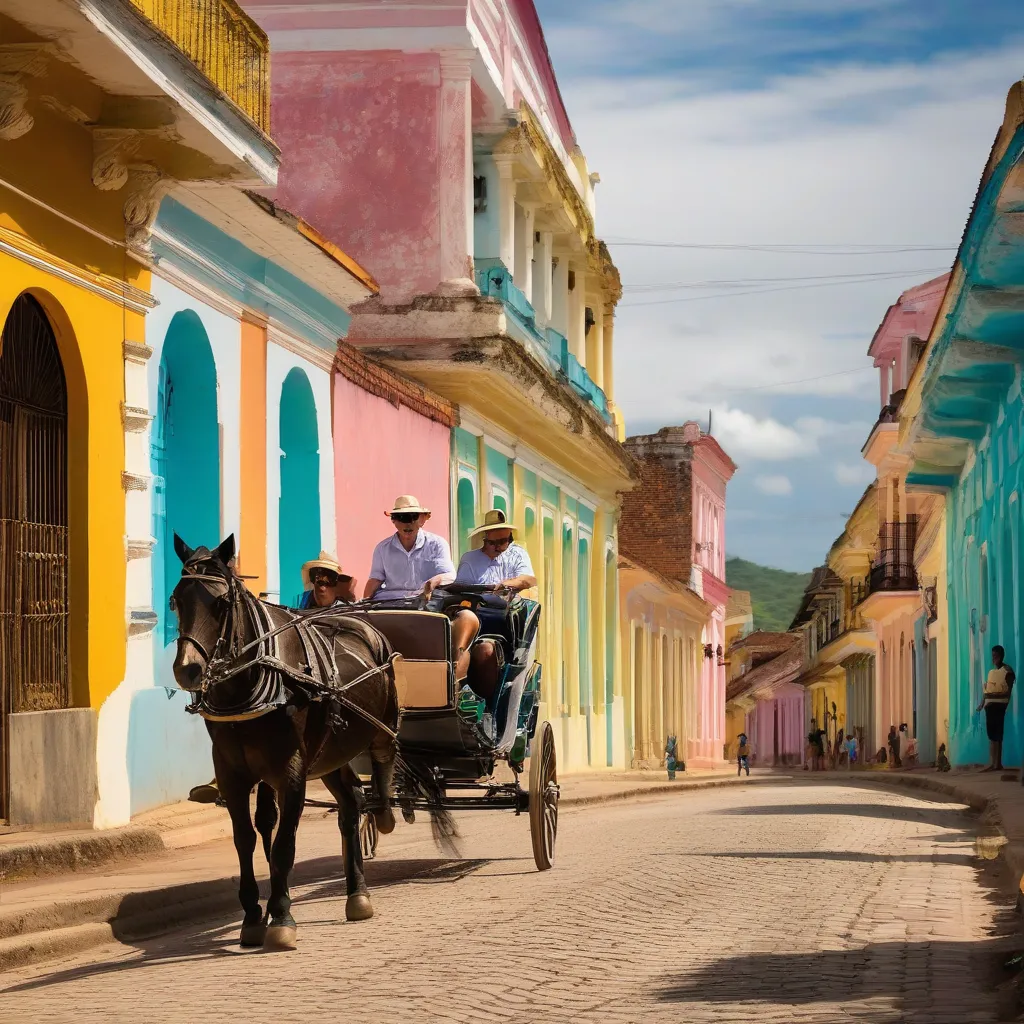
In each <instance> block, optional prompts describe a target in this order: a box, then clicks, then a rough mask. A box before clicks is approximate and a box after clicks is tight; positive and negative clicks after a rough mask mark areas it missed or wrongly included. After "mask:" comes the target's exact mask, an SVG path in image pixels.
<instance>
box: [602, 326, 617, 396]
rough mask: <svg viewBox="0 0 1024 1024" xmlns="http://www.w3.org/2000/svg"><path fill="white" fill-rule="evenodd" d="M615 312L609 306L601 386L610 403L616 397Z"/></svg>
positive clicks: (605, 329)
mask: <svg viewBox="0 0 1024 1024" xmlns="http://www.w3.org/2000/svg"><path fill="white" fill-rule="evenodd" d="M614 350H615V311H614V308H613V307H611V306H609V307H608V308H607V309H606V310H605V314H604V359H603V360H602V369H603V370H604V383H603V384H602V385H601V387H602V389H603V390H604V393H605V397H606V398H607V399H608V401H609V402H612V401H614V399H615V395H614V391H615V361H614Z"/></svg>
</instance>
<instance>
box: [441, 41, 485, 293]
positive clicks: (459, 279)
mask: <svg viewBox="0 0 1024 1024" xmlns="http://www.w3.org/2000/svg"><path fill="white" fill-rule="evenodd" d="M472 60H473V54H472V51H462V50H456V51H447V52H445V53H442V54H441V116H440V122H439V129H438V131H439V135H440V154H439V155H440V159H439V161H438V163H439V166H440V169H441V174H440V184H439V206H440V228H441V252H440V270H441V282H442V283H443V284H444V285H445V286H446V287H445V290H446V291H448V292H451V291H453V290H454V291H458V292H466V291H469V292H476V291H477V288H476V285H475V284H474V283H473V276H474V274H473V128H472V121H471V117H472V107H471V101H470V79H471V76H472Z"/></svg>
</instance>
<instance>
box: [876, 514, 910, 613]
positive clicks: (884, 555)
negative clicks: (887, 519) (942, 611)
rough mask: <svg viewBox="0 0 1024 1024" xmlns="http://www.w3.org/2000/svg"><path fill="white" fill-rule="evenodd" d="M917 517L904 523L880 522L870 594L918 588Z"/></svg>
mask: <svg viewBox="0 0 1024 1024" xmlns="http://www.w3.org/2000/svg"><path fill="white" fill-rule="evenodd" d="M916 540H917V517H916V516H911V517H910V518H908V519H907V521H906V522H901V523H883V524H882V528H881V530H879V533H878V556H877V558H876V559H875V563H874V565H872V566H871V573H870V575H869V577H868V590H869V593H872V594H875V593H878V592H879V591H906V590H917V570H916V569H915V568H914V543H915V542H916Z"/></svg>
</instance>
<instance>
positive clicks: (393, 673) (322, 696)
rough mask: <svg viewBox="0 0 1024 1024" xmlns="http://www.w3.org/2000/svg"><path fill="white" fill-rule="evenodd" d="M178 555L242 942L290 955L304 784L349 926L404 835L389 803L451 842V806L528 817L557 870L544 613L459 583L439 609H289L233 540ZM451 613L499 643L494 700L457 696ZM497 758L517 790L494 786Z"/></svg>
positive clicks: (193, 686) (181, 647) (197, 702)
mask: <svg viewBox="0 0 1024 1024" xmlns="http://www.w3.org/2000/svg"><path fill="white" fill-rule="evenodd" d="M175 550H176V552H177V554H178V556H179V557H180V558H181V561H182V576H181V579H180V580H179V582H178V584H177V586H176V587H175V588H174V592H173V594H172V595H171V609H172V611H173V612H174V613H175V614H176V615H177V618H178V643H177V653H176V656H175V661H174V676H175V679H176V680H177V682H178V685H179V686H181V687H182V689H185V690H187V691H188V692H189V693H191V694H192V703H191V704H190V705H189V708H188V710H189V711H190V712H192V713H195V714H198V715H201V716H202V717H203V718H204V719H205V720H206V724H207V728H208V730H209V733H210V737H211V740H212V745H213V762H214V768H215V770H216V773H217V786H218V789H219V792H220V794H221V796H222V797H223V800H224V803H225V805H226V806H227V809H228V813H229V814H230V815H231V821H232V829H233V834H234V840H235V848H236V850H237V852H238V857H239V869H240V883H239V902H240V903H241V905H242V908H243V911H244V918H243V922H242V930H241V934H240V941H241V944H242V945H243V946H258V945H262V946H264V947H265V948H274V949H294V948H295V941H296V934H297V928H296V923H295V919H294V918H293V917H292V916H291V896H290V892H289V884H288V880H289V876H290V874H291V870H292V867H293V864H294V858H295V833H296V830H297V828H298V824H299V820H300V818H301V817H302V809H303V807H304V805H305V802H306V784H307V780H308V779H317V778H318V779H322V780H323V783H324V785H325V786H326V787H327V789H328V790H329V792H330V793H331V795H332V796H333V797H334V799H335V800H336V801H337V806H338V827H339V830H340V832H341V837H342V849H343V853H344V862H345V877H346V887H347V892H348V898H347V900H346V904H345V916H346V918H347V919H348V920H350V921H360V920H366V919H367V918H369V917H372V916H373V907H372V903H371V901H370V895H369V890H368V888H367V886H366V881H365V878H364V876H363V869H362V863H363V853H364V851H366V852H368V853H371V854H372V852H373V849H374V848H375V846H376V835H375V829H376V828H383V829H385V830H387V829H390V828H392V827H394V817H393V815H392V813H391V806H397V807H399V808H400V809H401V810H402V812H403V814H404V816H405V817H406V819H407V820H408V819H409V818H410V817H412V816H413V815H415V813H416V811H417V810H420V809H422V810H424V811H426V812H427V813H429V815H430V817H431V822H432V825H433V826H434V828H435V838H438V837H440V838H442V839H443V838H444V837H448V838H451V836H452V833H453V831H454V822H453V820H452V818H451V811H452V810H477V809H490V808H507V809H510V810H513V811H515V813H516V814H520V813H521V812H523V811H524V810H528V811H529V816H530V831H531V835H532V838H533V852H534V859H535V860H536V863H537V867H538V868H540V869H541V870H544V869H546V868H549V867H551V863H552V860H553V857H554V847H555V835H556V831H557V827H558V779H557V774H556V768H555V744H554V736H553V733H552V731H551V726H550V724H549V723H547V722H543V723H540V724H539V725H538V723H537V714H538V709H539V708H538V702H539V699H540V693H539V687H540V666H539V665H538V664H537V663H536V662H535V661H534V652H535V648H536V636H537V626H538V622H539V617H540V607H539V605H537V604H536V603H535V602H531V601H526V600H523V599H522V598H521V597H518V596H512V597H510V598H507V597H505V596H501V595H499V594H496V593H494V592H493V591H490V590H488V589H486V588H482V587H459V588H454V587H450V588H448V589H447V590H445V591H436V592H435V594H434V597H433V599H432V602H431V607H430V608H427V607H425V606H423V605H422V604H421V603H420V602H417V601H411V602H399V601H391V602H388V603H386V604H384V603H382V602H377V603H373V602H360V603H358V604H354V605H347V606H336V607H331V608H322V609H318V610H316V611H310V612H293V611H290V610H288V609H286V608H282V607H280V606H277V605H270V604H267V603H266V602H264V601H259V600H257V599H256V598H255V597H254V596H253V595H252V594H251V593H249V591H248V590H247V589H246V587H245V585H244V584H243V582H242V580H241V578H240V577H239V576H238V575H237V573H236V572H235V571H234V569H233V568H232V563H233V559H234V555H235V545H234V537H229V538H228V539H227V540H225V541H223V542H222V543H221V544H220V545H219V546H218V547H217V548H215V549H212V550H211V549H209V548H205V547H201V548H195V549H193V548H190V547H189V546H188V545H187V544H185V542H184V541H182V540H181V538H180V537H175ZM452 605H455V606H457V607H460V608H461V607H463V606H465V607H468V608H471V609H473V610H474V611H475V612H476V614H477V616H478V618H479V619H480V621H481V624H482V630H481V632H482V638H484V639H487V640H490V641H491V642H492V643H493V644H494V645H495V648H496V649H497V650H498V651H500V654H501V656H500V657H499V659H498V662H499V665H500V666H501V671H500V673H499V675H498V680H497V686H496V687H495V690H494V692H493V693H492V694H490V695H489V699H488V700H486V701H482V700H480V699H479V698H478V697H477V696H476V694H475V693H474V692H473V691H472V690H471V689H469V688H468V687H463V688H461V689H459V690H457V689H456V679H455V670H454V659H453V657H452V653H453V652H452V641H451V620H450V619H449V617H448V615H447V614H445V612H446V611H448V610H449V608H450V606H452ZM527 758H529V762H530V767H529V780H530V781H529V789H528V790H524V789H523V788H522V786H521V785H520V782H519V777H520V775H521V774H522V772H523V771H524V769H525V762H526V760H527ZM500 762H503V763H505V764H506V765H507V766H508V768H509V769H510V770H511V775H512V778H511V780H510V781H509V780H500V779H498V778H496V777H495V776H494V774H493V773H494V771H495V768H496V767H497V766H498V765H499V763H500ZM367 775H368V776H369V777H370V779H371V780H372V782H371V787H370V795H369V799H367V797H366V796H365V795H364V791H365V789H366V786H365V782H364V780H365V776H367ZM254 789H255V790H256V809H255V815H253V814H252V813H251V810H250V798H251V794H252V792H253V790H254ZM456 794H461V795H456ZM389 805H390V806H389ZM257 834H258V835H259V836H260V837H262V840H263V849H264V852H265V854H266V856H267V860H268V861H269V862H270V865H271V872H270V898H269V899H268V901H267V910H266V914H264V913H263V912H262V910H261V906H260V894H259V884H258V882H257V880H256V877H255V874H254V869H253V863H252V856H253V851H254V849H255V846H256V842H257Z"/></svg>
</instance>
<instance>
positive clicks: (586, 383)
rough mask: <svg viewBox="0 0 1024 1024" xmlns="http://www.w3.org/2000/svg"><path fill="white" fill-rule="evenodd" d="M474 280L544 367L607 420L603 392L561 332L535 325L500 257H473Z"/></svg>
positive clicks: (531, 310)
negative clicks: (500, 305) (524, 337)
mask: <svg viewBox="0 0 1024 1024" xmlns="http://www.w3.org/2000/svg"><path fill="white" fill-rule="evenodd" d="M476 283H477V286H478V287H479V288H480V292H481V294H483V295H487V296H489V297H490V298H493V299H500V300H501V301H502V303H503V304H504V306H505V312H506V313H507V314H508V315H509V316H510V317H511V318H512V319H513V320H514V321H515V322H516V323H517V324H518V325H519V327H520V328H521V329H522V330H523V331H524V332H525V333H526V335H527V336H528V337H529V339H530V342H531V347H532V349H533V351H534V353H535V354H536V355H538V356H539V357H540V359H541V361H542V362H544V363H546V364H547V367H548V369H549V370H550V371H551V372H552V373H553V374H556V375H561V376H562V377H563V378H564V379H565V380H566V381H567V382H568V384H569V386H570V387H571V388H572V389H573V391H575V392H576V394H578V395H579V396H580V398H582V399H583V400H584V401H585V402H589V403H590V404H591V405H592V406H594V408H595V409H597V411H598V412H599V413H600V414H601V416H602V417H603V419H604V421H605V422H606V423H610V422H611V419H612V417H611V412H610V411H609V409H608V399H607V398H606V396H605V393H604V391H602V390H601V388H599V387H598V386H597V384H595V383H594V381H593V380H592V378H591V376H590V374H589V373H587V371H586V368H585V367H584V366H582V365H581V363H580V361H579V360H578V359H577V358H576V357H575V356H574V355H573V354H572V353H571V352H570V351H569V342H568V341H567V340H566V338H565V336H564V335H562V334H560V333H559V332H558V331H556V330H554V328H551V327H540V326H538V324H537V314H536V312H535V311H534V308H533V305H532V304H531V302H530V300H529V299H528V298H527V297H526V296H525V295H524V294H523V292H522V291H521V290H520V289H519V288H518V287H516V284H515V282H514V281H513V280H512V275H511V274H510V273H509V271H508V269H507V268H506V267H505V264H504V263H502V262H501V261H500V260H477V261H476Z"/></svg>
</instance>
